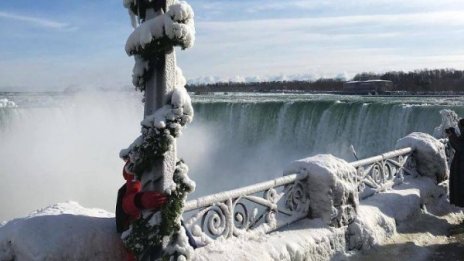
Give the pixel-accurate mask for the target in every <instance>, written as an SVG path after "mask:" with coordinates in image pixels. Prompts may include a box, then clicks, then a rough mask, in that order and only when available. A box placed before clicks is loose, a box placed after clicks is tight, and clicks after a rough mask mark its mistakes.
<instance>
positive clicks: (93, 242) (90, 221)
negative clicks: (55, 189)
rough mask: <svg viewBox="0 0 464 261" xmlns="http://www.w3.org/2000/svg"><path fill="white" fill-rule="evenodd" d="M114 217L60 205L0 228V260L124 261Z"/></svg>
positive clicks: (69, 205)
mask: <svg viewBox="0 0 464 261" xmlns="http://www.w3.org/2000/svg"><path fill="white" fill-rule="evenodd" d="M124 258H125V251H124V248H123V245H122V242H121V239H120V238H119V235H118V234H117V233H116V230H115V221H114V217H113V214H111V213H108V212H106V211H104V210H100V209H87V208H83V207H81V206H80V205H79V204H78V203H76V202H66V203H59V204H55V205H52V206H49V207H47V208H44V209H41V210H38V211H36V212H33V213H31V214H30V215H29V216H27V217H25V218H18V219H14V220H11V221H10V222H8V223H6V224H4V225H3V226H1V227H0V260H32V261H34V260H57V261H58V260H123V259H124Z"/></svg>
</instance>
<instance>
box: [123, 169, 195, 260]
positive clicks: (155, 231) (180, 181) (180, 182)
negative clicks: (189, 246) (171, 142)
mask: <svg viewBox="0 0 464 261" xmlns="http://www.w3.org/2000/svg"><path fill="white" fill-rule="evenodd" d="M186 169H187V167H186V165H185V164H184V162H183V161H182V160H180V161H178V162H177V164H176V170H175V172H174V177H173V180H174V183H175V184H176V188H175V190H174V191H173V192H172V193H171V195H170V196H169V199H168V202H167V203H166V205H164V206H163V207H162V208H161V210H160V211H159V212H156V213H153V214H150V215H149V216H147V217H141V218H139V219H138V220H136V221H135V222H134V223H132V225H131V228H130V229H129V230H128V231H126V232H125V233H124V234H123V236H122V239H123V242H124V244H125V246H126V247H127V248H128V249H130V250H131V251H132V252H133V253H134V254H135V255H137V256H141V255H143V254H144V253H145V252H146V251H148V250H150V249H152V248H160V249H161V248H164V247H166V245H163V242H164V240H163V239H164V238H165V237H168V238H169V242H167V243H168V245H169V244H170V243H172V242H176V240H177V232H178V231H179V229H180V217H181V215H182V209H183V207H184V202H185V199H186V197H187V194H188V193H190V192H192V191H193V189H194V186H193V185H192V183H191V181H189V180H186ZM155 215H160V217H161V222H160V223H159V225H154V226H153V225H150V220H151V219H152V218H154V216H155ZM184 254H185V253H178V252H174V253H166V252H163V253H162V259H163V260H169V259H170V257H175V258H176V259H177V257H179V256H181V255H184Z"/></svg>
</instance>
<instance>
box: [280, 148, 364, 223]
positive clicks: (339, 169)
mask: <svg viewBox="0 0 464 261" xmlns="http://www.w3.org/2000/svg"><path fill="white" fill-rule="evenodd" d="M294 173H298V174H303V175H306V176H307V179H306V180H305V182H306V184H305V189H306V193H308V196H309V202H310V203H309V207H310V213H309V216H310V218H321V219H322V220H323V221H324V222H325V223H326V224H328V225H331V226H336V227H340V226H344V225H347V224H349V223H351V222H352V221H353V220H354V219H355V218H356V213H357V208H358V204H359V197H358V190H357V187H358V185H357V180H356V177H357V173H356V169H355V168H354V167H353V166H351V165H350V164H349V163H348V162H346V161H344V160H342V159H339V158H336V157H334V156H332V155H329V154H321V155H316V156H313V157H309V158H305V159H301V160H297V161H294V162H293V163H291V165H290V166H289V167H288V168H287V170H286V171H285V172H284V174H286V175H288V174H294Z"/></svg>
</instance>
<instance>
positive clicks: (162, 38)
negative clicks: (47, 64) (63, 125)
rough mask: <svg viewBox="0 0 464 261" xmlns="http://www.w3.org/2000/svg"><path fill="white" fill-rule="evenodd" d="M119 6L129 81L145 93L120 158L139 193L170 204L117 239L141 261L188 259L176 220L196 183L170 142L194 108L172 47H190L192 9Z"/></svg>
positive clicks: (169, 1)
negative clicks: (125, 19) (127, 20)
mask: <svg viewBox="0 0 464 261" xmlns="http://www.w3.org/2000/svg"><path fill="white" fill-rule="evenodd" d="M124 6H125V7H126V8H128V10H129V14H130V17H131V23H132V25H133V26H134V31H133V32H132V33H131V34H130V36H129V38H128V39H127V42H126V46H125V49H126V52H127V54H128V55H132V56H134V58H135V65H134V69H133V75H132V81H133V84H134V86H135V87H136V89H138V90H140V91H142V92H144V102H145V107H144V117H143V121H142V122H141V125H142V135H141V136H140V137H138V138H137V139H136V140H135V141H134V142H133V143H132V144H131V145H130V146H129V147H128V148H127V149H124V150H122V151H121V153H120V156H121V158H123V159H125V160H128V161H129V163H128V165H127V168H128V171H130V172H133V173H135V175H136V177H137V179H138V180H140V181H141V184H142V193H143V192H148V191H155V192H161V193H165V194H167V195H168V198H169V200H168V202H167V204H166V206H164V207H163V208H162V209H161V210H160V211H152V210H143V211H142V215H141V217H140V218H139V219H138V220H136V221H135V222H134V223H133V224H132V225H131V227H130V229H129V230H127V231H125V232H124V233H123V235H122V239H123V241H124V243H125V245H126V247H127V248H128V249H130V250H131V251H132V252H133V253H135V254H136V255H137V256H138V257H139V259H141V260H145V259H146V258H147V256H148V257H149V259H150V260H151V259H153V258H154V257H153V255H154V254H155V255H156V253H157V254H159V253H160V252H161V255H162V257H163V258H164V257H166V258H168V259H169V258H171V257H174V258H175V259H177V258H180V257H185V258H187V259H188V257H189V255H190V253H191V250H192V248H191V247H190V246H189V245H188V243H186V237H185V231H184V230H183V228H182V227H181V226H180V218H181V214H182V209H183V206H184V202H185V198H186V196H187V193H189V192H191V191H193V189H194V186H195V184H194V182H192V181H191V180H190V179H189V178H188V176H187V171H188V168H187V166H186V165H185V164H184V163H183V161H181V160H178V159H177V156H176V139H175V138H176V137H177V136H178V135H180V132H181V129H182V127H183V126H184V125H186V124H187V123H190V122H191V120H192V118H193V108H192V104H191V100H190V97H189V95H188V93H187V91H186V89H185V83H186V81H185V78H184V77H183V75H182V71H181V70H180V69H179V68H178V67H177V66H176V59H175V52H174V47H175V46H179V47H181V48H182V49H186V48H189V47H191V46H192V45H193V42H194V38H195V28H194V23H193V11H192V8H191V7H190V6H189V5H188V4H187V3H186V2H184V1H177V0H124ZM179 246H181V247H179ZM155 252H156V253H155Z"/></svg>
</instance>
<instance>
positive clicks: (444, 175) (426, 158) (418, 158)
mask: <svg viewBox="0 0 464 261" xmlns="http://www.w3.org/2000/svg"><path fill="white" fill-rule="evenodd" d="M405 147H412V148H413V149H414V154H413V158H414V160H415V164H416V166H415V168H416V171H417V173H418V174H419V175H421V176H425V177H429V178H432V179H434V180H436V181H437V183H440V182H442V181H445V180H447V179H448V176H449V168H448V163H447V160H446V153H445V145H444V144H443V143H441V142H440V141H439V140H437V139H435V138H434V137H432V136H431V135H429V134H427V133H421V132H413V133H411V134H409V135H408V136H406V137H404V138H401V139H399V140H398V141H397V142H396V148H397V149H399V148H405Z"/></svg>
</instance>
